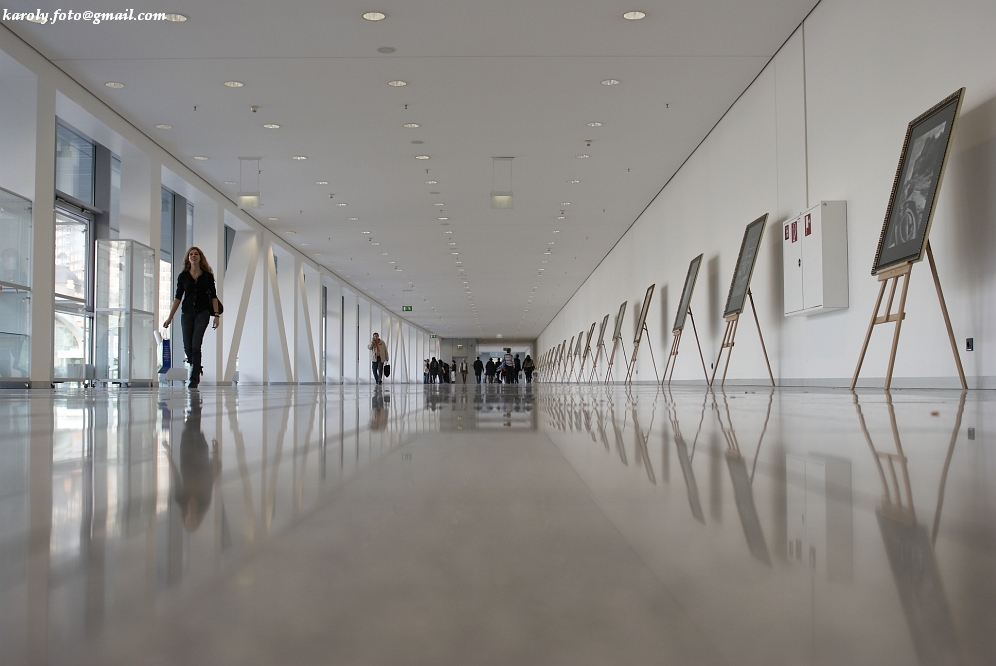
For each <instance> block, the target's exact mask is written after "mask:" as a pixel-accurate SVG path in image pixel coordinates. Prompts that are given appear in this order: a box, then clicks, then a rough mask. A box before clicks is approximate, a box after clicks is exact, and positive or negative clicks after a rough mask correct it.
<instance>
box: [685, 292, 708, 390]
mask: <svg viewBox="0 0 996 666" xmlns="http://www.w3.org/2000/svg"><path fill="white" fill-rule="evenodd" d="M688 318H689V319H691V320H692V333H694V334H695V345H696V346H697V347H698V348H699V360H700V361H702V376H703V377H705V380H706V384H707V385H708V384H709V383H710V382H709V372H708V371H707V370H706V367H705V356H703V355H702V344H701V343H700V342H699V331H698V329H697V328H695V317H693V316H692V309H691V308H688Z"/></svg>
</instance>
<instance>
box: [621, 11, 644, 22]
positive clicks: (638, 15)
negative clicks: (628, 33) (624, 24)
mask: <svg viewBox="0 0 996 666" xmlns="http://www.w3.org/2000/svg"><path fill="white" fill-rule="evenodd" d="M646 17H647V14H646V13H645V12H626V13H625V14H623V18H624V19H626V20H627V21H639V20H640V19H642V18H646Z"/></svg>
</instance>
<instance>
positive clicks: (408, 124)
mask: <svg viewBox="0 0 996 666" xmlns="http://www.w3.org/2000/svg"><path fill="white" fill-rule="evenodd" d="M403 127H407V128H408V129H415V128H416V127H418V123H405V124H404V125H403Z"/></svg>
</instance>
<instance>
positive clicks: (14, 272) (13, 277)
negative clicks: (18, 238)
mask: <svg viewBox="0 0 996 666" xmlns="http://www.w3.org/2000/svg"><path fill="white" fill-rule="evenodd" d="M0 282H9V283H11V284H19V285H22V286H26V285H27V284H28V278H27V276H26V275H25V274H24V271H23V270H21V261H20V259H19V258H18V256H17V250H15V249H14V248H12V247H8V248H7V249H5V250H4V251H3V252H0Z"/></svg>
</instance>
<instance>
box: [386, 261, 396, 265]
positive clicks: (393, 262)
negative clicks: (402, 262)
mask: <svg viewBox="0 0 996 666" xmlns="http://www.w3.org/2000/svg"><path fill="white" fill-rule="evenodd" d="M387 263H389V264H396V263H398V262H396V261H389V262H387Z"/></svg>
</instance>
